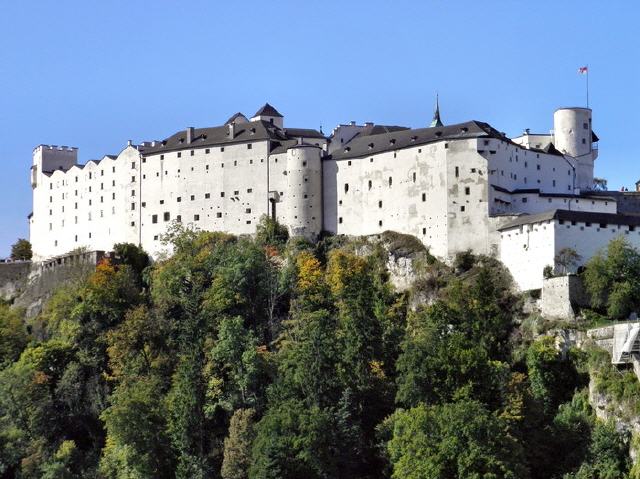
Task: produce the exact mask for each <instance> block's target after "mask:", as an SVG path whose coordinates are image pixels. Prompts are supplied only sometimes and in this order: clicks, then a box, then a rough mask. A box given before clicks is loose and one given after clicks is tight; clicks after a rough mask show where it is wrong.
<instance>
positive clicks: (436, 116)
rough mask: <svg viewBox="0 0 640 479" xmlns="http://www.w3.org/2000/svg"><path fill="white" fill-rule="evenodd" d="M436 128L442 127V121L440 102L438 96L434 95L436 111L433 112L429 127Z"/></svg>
mask: <svg viewBox="0 0 640 479" xmlns="http://www.w3.org/2000/svg"><path fill="white" fill-rule="evenodd" d="M438 126H444V125H443V123H442V120H441V119H440V102H439V100H438V94H437V93H436V111H434V112H433V120H431V124H430V125H429V127H431V128H434V127H438Z"/></svg>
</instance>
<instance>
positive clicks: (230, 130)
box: [229, 123, 236, 139]
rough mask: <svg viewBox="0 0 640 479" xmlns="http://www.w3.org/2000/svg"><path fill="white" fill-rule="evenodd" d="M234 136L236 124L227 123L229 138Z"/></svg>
mask: <svg viewBox="0 0 640 479" xmlns="http://www.w3.org/2000/svg"><path fill="white" fill-rule="evenodd" d="M235 136H236V125H235V124H234V123H229V138H231V139H233V138H234V137H235Z"/></svg>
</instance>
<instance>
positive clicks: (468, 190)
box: [464, 186, 471, 196]
mask: <svg viewBox="0 0 640 479" xmlns="http://www.w3.org/2000/svg"><path fill="white" fill-rule="evenodd" d="M464 194H465V195H467V196H468V195H470V194H471V188H469V187H468V186H465V187H464Z"/></svg>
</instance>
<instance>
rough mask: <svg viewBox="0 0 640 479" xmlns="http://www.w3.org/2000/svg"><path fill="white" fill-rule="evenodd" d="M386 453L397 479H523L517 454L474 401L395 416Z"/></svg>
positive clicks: (499, 423) (498, 423) (518, 449)
mask: <svg viewBox="0 0 640 479" xmlns="http://www.w3.org/2000/svg"><path fill="white" fill-rule="evenodd" d="M392 424H393V436H392V438H391V440H390V441H389V443H388V446H387V447H388V452H389V456H390V459H391V463H392V465H393V474H392V477H393V478H398V479H400V478H401V479H430V478H433V479H455V478H461V477H465V478H471V479H474V478H475V479H481V478H482V479H490V478H513V479H516V478H517V479H525V478H527V477H528V476H529V473H528V471H527V470H526V468H525V467H523V465H522V463H523V461H522V448H521V447H520V446H519V445H518V444H517V443H516V442H515V441H514V440H513V439H512V438H511V437H510V436H509V435H508V434H506V433H505V425H504V424H503V422H502V421H501V420H500V419H498V418H496V416H495V415H493V414H491V413H490V412H489V411H487V410H486V408H485V407H484V406H482V405H481V404H480V403H478V402H477V401H472V400H465V401H460V402H455V403H448V404H443V405H437V406H425V405H424V404H420V405H418V406H416V407H414V408H412V409H409V410H407V411H403V410H399V411H397V412H396V413H395V414H394V416H393V418H392Z"/></svg>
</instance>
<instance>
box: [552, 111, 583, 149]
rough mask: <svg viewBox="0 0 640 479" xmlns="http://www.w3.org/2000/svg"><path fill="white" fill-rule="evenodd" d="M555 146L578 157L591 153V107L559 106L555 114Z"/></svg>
mask: <svg viewBox="0 0 640 479" xmlns="http://www.w3.org/2000/svg"><path fill="white" fill-rule="evenodd" d="M553 131H554V135H555V147H556V148H557V149H558V150H559V151H561V152H562V153H564V154H565V155H568V156H572V157H574V158H578V157H581V156H585V155H589V154H591V143H592V141H591V109H590V108H559V109H557V110H556V111H555V112H554V114H553Z"/></svg>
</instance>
